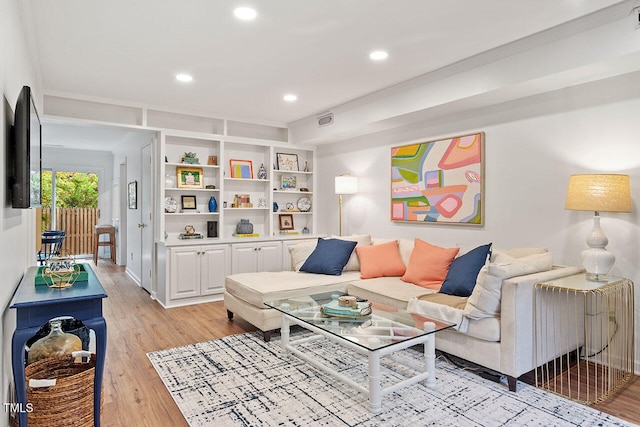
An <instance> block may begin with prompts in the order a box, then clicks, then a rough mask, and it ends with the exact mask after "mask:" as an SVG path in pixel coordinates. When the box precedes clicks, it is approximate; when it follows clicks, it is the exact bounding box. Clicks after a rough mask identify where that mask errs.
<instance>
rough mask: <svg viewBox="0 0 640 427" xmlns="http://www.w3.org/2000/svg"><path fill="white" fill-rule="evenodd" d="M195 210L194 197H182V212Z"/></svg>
mask: <svg viewBox="0 0 640 427" xmlns="http://www.w3.org/2000/svg"><path fill="white" fill-rule="evenodd" d="M196 208H197V205H196V196H186V195H183V196H182V210H188V209H193V210H195V209H196Z"/></svg>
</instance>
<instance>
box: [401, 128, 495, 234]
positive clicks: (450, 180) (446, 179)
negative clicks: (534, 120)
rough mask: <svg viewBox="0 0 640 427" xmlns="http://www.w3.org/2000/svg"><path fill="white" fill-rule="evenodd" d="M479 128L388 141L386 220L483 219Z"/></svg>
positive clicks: (455, 221)
mask: <svg viewBox="0 0 640 427" xmlns="http://www.w3.org/2000/svg"><path fill="white" fill-rule="evenodd" d="M484 170H485V168H484V133H483V132H478V133H474V134H470V135H462V136H455V137H451V138H443V139H438V140H434V141H425V142H419V143H414V144H410V145H402V146H397V147H391V220H392V221H408V222H414V223H420V224H447V225H483V224H484V205H485V202H484V181H485V177H484Z"/></svg>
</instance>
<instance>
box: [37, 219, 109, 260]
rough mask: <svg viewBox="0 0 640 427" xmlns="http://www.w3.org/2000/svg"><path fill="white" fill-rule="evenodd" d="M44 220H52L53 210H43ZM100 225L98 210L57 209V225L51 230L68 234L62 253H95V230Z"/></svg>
mask: <svg viewBox="0 0 640 427" xmlns="http://www.w3.org/2000/svg"><path fill="white" fill-rule="evenodd" d="M42 217H43V218H51V208H43V209H42ZM97 223H98V208H56V223H55V226H54V227H51V229H54V230H62V231H65V232H66V233H67V235H66V237H65V239H64V244H63V245H62V253H65V254H69V255H86V254H91V253H93V228H94V226H95V225H96V224H97Z"/></svg>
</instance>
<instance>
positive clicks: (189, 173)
mask: <svg viewBox="0 0 640 427" xmlns="http://www.w3.org/2000/svg"><path fill="white" fill-rule="evenodd" d="M176 175H177V178H178V188H204V179H203V177H202V168H191V167H180V166H179V167H177V168H176Z"/></svg>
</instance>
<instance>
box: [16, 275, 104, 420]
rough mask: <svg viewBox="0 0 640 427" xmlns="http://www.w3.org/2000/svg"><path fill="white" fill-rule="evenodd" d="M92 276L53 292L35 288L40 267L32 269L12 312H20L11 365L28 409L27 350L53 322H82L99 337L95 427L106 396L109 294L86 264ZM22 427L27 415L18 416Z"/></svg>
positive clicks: (21, 399) (21, 401)
mask: <svg viewBox="0 0 640 427" xmlns="http://www.w3.org/2000/svg"><path fill="white" fill-rule="evenodd" d="M84 265H85V267H86V270H87V272H88V276H89V278H88V280H87V281H82V282H76V283H74V284H73V286H72V287H70V288H66V289H55V288H49V287H48V286H46V285H38V286H36V285H34V279H35V275H36V273H37V271H38V268H37V267H31V268H29V269H28V270H27V272H26V274H25V275H24V277H23V278H22V281H21V282H20V285H18V289H17V290H16V293H15V295H14V296H13V300H12V301H11V308H13V309H15V310H16V317H17V322H16V323H17V326H16V330H15V332H14V333H13V340H12V343H11V363H12V368H13V381H14V384H15V389H16V400H17V403H19V404H21V405H20V407H21V408H26V403H27V389H26V384H25V374H24V367H25V365H24V363H25V360H24V346H25V344H26V342H27V341H28V340H29V338H31V337H33V336H34V335H35V334H36V332H38V329H40V327H41V326H42V325H44V324H45V323H47V322H48V321H49V320H50V319H52V318H54V317H59V316H73V317H75V318H76V319H78V320H81V321H82V323H84V324H85V326H86V327H88V328H90V329H93V330H94V331H95V334H96V370H95V388H94V402H93V415H94V417H93V419H94V420H95V421H94V423H95V426H97V427H98V426H100V394H101V392H102V376H103V373H104V358H105V352H106V349H107V324H106V322H105V320H104V317H103V316H102V299H103V298H106V297H107V294H106V293H105V291H104V288H103V287H102V284H101V283H100V281H99V280H98V278H97V277H96V275H95V273H94V272H93V270H92V269H91V267H90V266H89V264H84ZM18 421H19V424H18V425H19V426H20V427H24V426H26V425H27V414H26V412H24V411H23V412H21V413H19V414H18Z"/></svg>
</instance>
